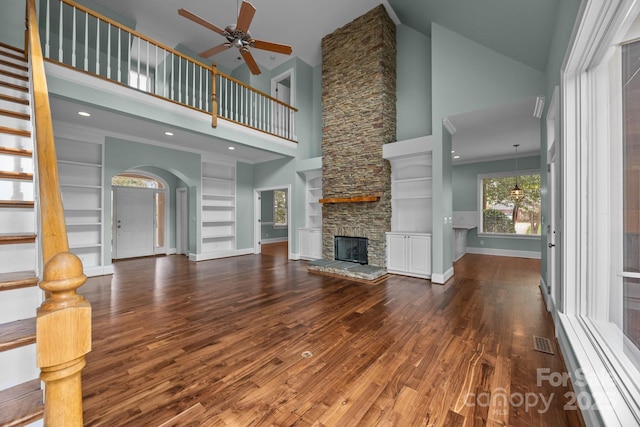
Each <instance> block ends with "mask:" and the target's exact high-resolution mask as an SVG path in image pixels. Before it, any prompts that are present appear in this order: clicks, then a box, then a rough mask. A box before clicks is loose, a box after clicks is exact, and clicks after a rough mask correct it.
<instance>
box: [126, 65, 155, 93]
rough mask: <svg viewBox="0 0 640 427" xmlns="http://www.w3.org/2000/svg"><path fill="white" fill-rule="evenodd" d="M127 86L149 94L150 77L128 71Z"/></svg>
mask: <svg viewBox="0 0 640 427" xmlns="http://www.w3.org/2000/svg"><path fill="white" fill-rule="evenodd" d="M129 86H131V87H135V88H136V89H140V90H143V91H145V92H149V91H150V90H151V76H146V75H144V74H140V73H138V72H137V71H135V70H129Z"/></svg>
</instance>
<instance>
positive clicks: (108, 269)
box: [84, 264, 113, 277]
mask: <svg viewBox="0 0 640 427" xmlns="http://www.w3.org/2000/svg"><path fill="white" fill-rule="evenodd" d="M84 274H85V276H87V277H94V276H107V275H109V274H113V264H109V265H103V266H97V267H85V268H84Z"/></svg>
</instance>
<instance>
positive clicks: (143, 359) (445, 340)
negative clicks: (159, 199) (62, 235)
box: [81, 254, 582, 427]
mask: <svg viewBox="0 0 640 427" xmlns="http://www.w3.org/2000/svg"><path fill="white" fill-rule="evenodd" d="M305 265H306V263H305V262H304V261H288V260H287V259H286V258H285V257H280V256H272V255H267V254H263V255H261V256H260V255H258V256H256V255H246V256H241V257H234V258H226V259H219V260H212V261H202V262H198V263H194V262H189V261H187V259H186V258H185V257H183V256H180V255H173V256H167V257H158V258H144V259H134V260H128V261H119V262H117V263H115V264H114V267H115V274H114V275H113V276H112V277H111V276H104V277H98V278H91V279H89V280H88V282H87V284H86V285H85V286H83V287H82V288H81V293H83V294H84V295H85V296H86V297H87V298H88V299H89V300H90V301H91V304H92V306H93V351H92V352H91V353H89V355H88V356H87V367H86V368H85V369H84V371H83V386H84V411H85V412H84V417H85V420H84V421H85V425H89V426H110V427H111V426H121V425H133V426H197V425H203V426H271V425H273V426H293V425H295V426H356V425H359V426H403V427H404V426H422V425H425V426H426V425H428V426H431V425H433V426H456V425H474V426H476V425H480V426H484V425H487V426H502V425H512V426H554V427H555V426H564V425H568V426H573V425H581V423H582V421H581V417H580V414H579V412H578V411H576V410H565V409H564V408H563V407H564V405H565V404H566V403H567V401H568V400H567V398H566V397H565V393H567V392H569V390H570V389H569V388H568V387H551V386H550V385H549V383H548V381H544V380H543V381H541V386H540V387H539V386H538V385H537V379H538V378H537V371H536V370H537V369H538V368H545V369H548V372H550V373H555V372H562V371H563V367H562V362H561V359H560V357H559V356H558V354H557V352H558V350H557V349H556V348H555V341H554V342H553V348H554V350H555V351H556V355H550V354H546V353H541V352H537V351H534V349H533V338H532V337H533V335H538V336H542V337H548V338H552V337H553V329H552V324H551V321H550V318H549V316H548V314H547V313H546V311H545V310H544V308H543V304H542V301H541V295H540V292H539V288H538V281H539V269H540V265H539V261H536V260H523V259H517V258H497V257H489V256H480V255H466V256H465V257H463V259H462V260H461V261H460V262H458V263H457V264H456V265H455V270H456V276H455V278H454V279H452V280H451V281H449V282H448V283H447V284H445V285H444V286H442V285H431V283H430V282H429V281H427V280H422V279H414V278H409V277H403V276H394V275H388V276H386V277H387V278H386V279H385V280H384V281H383V282H382V283H380V284H377V285H371V284H365V283H361V282H354V281H350V280H347V279H343V278H336V277H331V276H325V275H319V274H310V273H308V272H307V271H306V267H305ZM307 352H308V353H307ZM534 398H535V399H534ZM536 399H537V400H536ZM542 399H544V401H543V400H542ZM510 402H511V403H510ZM526 402H528V403H526Z"/></svg>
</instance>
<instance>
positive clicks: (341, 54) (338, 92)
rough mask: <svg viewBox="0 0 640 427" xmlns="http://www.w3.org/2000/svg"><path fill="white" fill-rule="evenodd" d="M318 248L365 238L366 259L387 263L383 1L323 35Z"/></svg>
mask: <svg viewBox="0 0 640 427" xmlns="http://www.w3.org/2000/svg"><path fill="white" fill-rule="evenodd" d="M322 111H323V113H322V120H323V128H322V156H323V161H322V178H323V179H322V180H323V185H322V187H323V188H322V193H323V197H324V198H325V199H332V198H335V199H345V198H347V199H349V198H358V197H369V196H375V198H376V200H375V201H367V202H355V201H348V202H340V203H325V204H324V205H323V208H322V256H323V258H326V259H334V258H335V254H334V237H335V236H347V237H362V238H366V239H368V262H369V265H372V266H378V267H385V258H386V256H385V232H387V231H390V229H391V170H390V166H389V162H388V161H387V160H384V159H383V158H382V146H383V145H384V144H386V143H388V142H393V141H395V139H396V27H395V24H394V23H393V21H392V20H391V18H389V16H388V15H387V12H386V10H385V8H384V6H382V5H380V6H378V7H376V8H374V9H372V10H371V11H370V12H368V13H366V14H365V15H363V16H361V17H359V18H357V19H355V20H354V21H352V22H351V23H349V24H347V25H345V26H344V27H342V28H340V29H337V30H336V31H334V32H333V33H332V34H329V35H327V36H325V37H324V38H323V39H322Z"/></svg>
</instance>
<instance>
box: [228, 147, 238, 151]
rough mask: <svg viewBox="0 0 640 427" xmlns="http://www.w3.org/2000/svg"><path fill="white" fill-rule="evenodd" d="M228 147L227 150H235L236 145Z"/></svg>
mask: <svg viewBox="0 0 640 427" xmlns="http://www.w3.org/2000/svg"><path fill="white" fill-rule="evenodd" d="M228 148H229V150H235V149H236V147H228Z"/></svg>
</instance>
